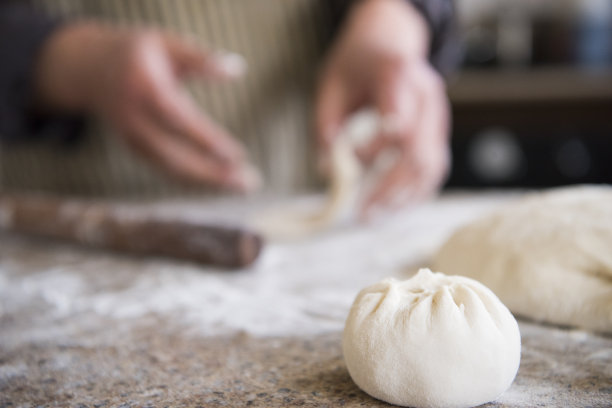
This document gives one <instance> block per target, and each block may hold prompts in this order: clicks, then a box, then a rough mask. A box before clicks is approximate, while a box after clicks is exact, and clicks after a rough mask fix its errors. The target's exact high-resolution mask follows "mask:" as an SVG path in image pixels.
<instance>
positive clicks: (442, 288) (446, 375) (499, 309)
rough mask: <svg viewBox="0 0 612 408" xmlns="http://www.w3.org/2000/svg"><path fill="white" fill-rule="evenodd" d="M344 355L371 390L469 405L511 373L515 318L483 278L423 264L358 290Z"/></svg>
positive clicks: (414, 402) (397, 400)
mask: <svg viewBox="0 0 612 408" xmlns="http://www.w3.org/2000/svg"><path fill="white" fill-rule="evenodd" d="M342 346H343V351H344V359H345V361H346V365H347V367H348V370H349V373H350V374H351V377H352V378H353V380H354V381H355V383H356V384H357V385H358V386H359V387H360V388H361V389H362V390H364V391H365V392H367V393H368V394H370V395H371V396H373V397H375V398H378V399H381V400H383V401H386V402H389V403H391V404H397V405H402V406H410V407H471V406H475V405H480V404H484V403H486V402H489V401H492V400H494V399H496V398H497V397H498V396H499V395H501V394H502V393H503V392H504V391H505V390H506V389H508V388H509V387H510V385H511V384H512V381H513V380H514V377H515V376H516V373H517V370H518V367H519V362H520V356H521V337H520V333H519V328H518V325H517V323H516V320H515V319H514V317H513V316H512V314H511V313H510V311H509V310H508V309H507V308H506V307H505V306H504V305H503V304H502V303H501V302H500V301H499V299H498V298H497V297H496V296H495V294H493V292H491V291H490V290H489V289H487V288H486V287H485V286H483V285H482V284H480V283H478V282H476V281H474V280H472V279H468V278H465V277H462V276H447V275H444V274H442V273H432V272H431V271H430V270H428V269H421V270H420V271H419V273H418V274H417V275H415V276H414V277H413V278H412V279H409V280H406V281H397V280H394V279H387V280H384V281H382V282H380V283H377V284H375V285H372V286H370V287H368V288H365V289H364V290H362V291H361V292H360V293H359V295H357V298H356V299H355V302H354V303H353V306H352V308H351V311H350V313H349V316H348V318H347V320H346V326H345V328H344V336H343V343H342Z"/></svg>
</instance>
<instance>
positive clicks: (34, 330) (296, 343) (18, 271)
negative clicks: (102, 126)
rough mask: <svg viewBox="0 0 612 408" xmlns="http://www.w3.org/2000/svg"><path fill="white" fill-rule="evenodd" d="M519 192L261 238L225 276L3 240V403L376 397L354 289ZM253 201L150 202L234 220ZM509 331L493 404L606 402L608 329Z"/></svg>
mask: <svg viewBox="0 0 612 408" xmlns="http://www.w3.org/2000/svg"><path fill="white" fill-rule="evenodd" d="M515 196H516V195H515V194H512V195H504V194H486V195H471V194H453V195H448V196H445V197H443V198H442V199H441V200H439V201H437V202H436V203H433V204H430V205H427V206H424V207H421V208H417V209H415V210H413V211H412V212H410V213H406V214H400V215H398V216H396V217H394V218H393V219H390V220H387V221H385V222H381V223H379V224H376V225H373V226H370V227H346V228H341V229H338V230H336V231H333V232H330V233H327V234H325V235H323V236H320V237H318V238H317V239H312V240H304V241H300V242H297V241H296V242H289V243H270V244H269V245H268V247H267V248H266V250H265V251H264V253H263V256H262V257H261V259H260V260H259V262H258V263H257V264H256V265H255V266H254V267H252V268H251V269H249V270H244V271H237V272H226V271H220V270H213V269H209V268H203V267H200V266H198V265H193V264H185V263H178V262H174V261H169V260H163V259H137V258H131V257H125V256H120V255H113V254H108V253H103V252H99V251H94V250H88V249H82V248H77V247H72V246H67V245H62V244H55V243H51V242H48V241H43V240H32V239H26V238H23V237H12V236H8V235H1V236H0V407H18V406H23V407H27V406H38V405H43V406H74V407H79V406H92V407H93V406H97V407H111V406H124V407H128V406H186V407H198V406H203V407H208V406H261V407H274V406H388V405H387V404H384V403H382V402H379V401H376V400H374V399H372V398H370V397H368V396H367V395H366V394H364V393H363V392H361V391H360V390H359V389H358V388H357V387H356V386H355V385H354V383H353V382H352V381H351V379H350V377H349V375H348V372H347V370H346V368H345V365H344V362H343V360H342V352H341V347H340V339H341V331H342V327H343V324H344V319H345V317H346V315H347V313H348V308H349V307H350V304H351V302H352V300H353V298H354V296H355V294H356V293H357V291H358V290H359V289H361V288H362V287H364V286H366V285H368V284H371V283H373V282H376V281H378V280H380V279H382V278H383V277H386V276H394V277H396V278H406V277H408V276H409V273H410V272H409V271H412V270H413V269H414V267H417V266H421V265H423V264H426V262H427V259H428V258H429V256H430V255H431V253H432V252H433V251H434V250H435V249H436V248H437V247H438V246H439V245H440V244H441V242H442V241H443V240H444V239H445V238H446V237H447V236H448V234H449V233H450V232H451V231H452V230H453V229H454V228H455V227H456V226H458V225H460V224H462V223H464V222H466V221H467V220H470V219H472V218H474V217H476V216H480V215H482V214H483V213H484V212H487V211H489V210H491V209H494V208H496V207H498V206H499V205H501V204H503V203H504V202H505V201H507V200H511V199H513V198H514V197H515ZM306 201H308V200H306ZM260 206H261V202H258V201H256V202H250V203H234V202H231V201H230V202H227V201H215V202H211V203H206V204H202V203H198V202H193V201H191V202H178V201H175V202H164V203H158V204H154V205H150V206H149V207H147V209H148V210H150V211H160V212H164V213H166V214H168V213H176V214H181V216H184V217H203V218H206V217H219V214H221V216H222V217H227V218H230V219H240V218H244V217H246V216H248V215H249V214H250V213H252V212H253V211H256V209H257V207H260ZM446 272H449V271H446ZM520 329H521V334H522V341H523V349H522V360H521V367H520V370H519V374H518V376H517V378H516V380H515V382H514V384H513V386H512V387H511V389H510V390H509V391H508V392H507V393H505V394H504V395H503V396H502V398H501V399H500V400H499V401H498V402H496V403H494V404H490V406H503V407H531V406H535V405H542V406H594V407H609V406H612V338H610V337H605V336H600V335H594V334H590V333H587V332H583V331H577V330H569V329H564V328H558V327H552V326H543V325H538V324H534V323H531V322H526V321H520Z"/></svg>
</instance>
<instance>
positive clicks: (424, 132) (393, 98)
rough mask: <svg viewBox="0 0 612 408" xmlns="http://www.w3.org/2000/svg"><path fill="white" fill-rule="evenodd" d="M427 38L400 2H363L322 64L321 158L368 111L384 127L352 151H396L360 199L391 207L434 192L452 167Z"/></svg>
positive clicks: (370, 156) (440, 88) (369, 205)
mask: <svg viewBox="0 0 612 408" xmlns="http://www.w3.org/2000/svg"><path fill="white" fill-rule="evenodd" d="M428 43H429V38H428V34H427V27H426V24H425V22H424V21H423V18H422V17H421V15H420V13H419V12H418V11H417V10H416V9H414V7H413V6H412V5H411V4H410V3H409V2H407V1H405V0H365V1H363V2H361V3H359V4H358V5H357V6H355V8H354V9H353V10H352V12H351V14H350V15H349V17H348V20H347V22H346V25H345V27H344V28H343V31H342V33H341V35H340V37H339V38H338V40H337V43H336V44H335V45H334V47H333V48H332V51H331V54H330V55H329V57H328V60H327V61H326V65H325V66H324V69H323V72H322V76H321V81H320V84H319V90H318V94H317V106H316V125H317V133H318V138H319V144H320V146H321V150H322V154H324V155H325V154H328V152H329V148H330V146H331V143H332V141H333V138H334V136H335V135H337V133H338V130H339V129H340V128H341V126H342V124H343V122H344V121H345V120H346V119H347V117H348V116H349V115H350V114H351V113H353V112H355V111H357V110H359V109H360V108H363V107H374V108H375V109H377V110H378V112H379V114H381V116H382V118H383V124H384V126H383V128H382V130H381V131H380V133H379V134H378V135H377V136H376V137H375V139H374V141H373V142H372V143H371V145H369V146H367V147H366V148H365V149H363V150H361V151H359V152H357V153H358V154H359V156H360V158H361V159H362V160H363V162H364V163H365V164H366V165H368V164H371V163H372V162H373V161H374V160H375V158H376V157H377V156H378V155H379V153H380V152H382V151H383V150H387V149H395V150H396V151H397V153H398V159H397V161H396V162H395V163H394V165H393V166H392V167H391V168H390V169H389V170H388V171H386V172H385V174H383V175H382V176H381V178H380V181H379V182H378V184H377V185H376V186H375V187H374V189H373V190H372V191H371V192H370V195H369V196H368V197H367V198H366V200H365V202H364V204H363V208H362V214H363V215H364V216H367V215H368V214H369V213H370V212H371V210H372V209H373V207H374V206H385V207H396V206H399V205H404V204H406V203H407V202H412V201H416V200H422V199H424V198H425V197H427V196H430V195H432V194H434V193H435V192H436V191H437V189H438V187H439V186H440V185H441V183H442V182H443V180H444V178H445V176H446V174H447V170H448V167H449V162H450V154H449V147H448V140H447V139H448V127H449V109H448V103H447V99H446V94H445V88H444V82H443V80H442V79H441V78H440V77H439V76H438V74H437V73H436V72H435V71H434V69H433V68H432V67H431V66H430V65H429V63H428V62H427V53H428Z"/></svg>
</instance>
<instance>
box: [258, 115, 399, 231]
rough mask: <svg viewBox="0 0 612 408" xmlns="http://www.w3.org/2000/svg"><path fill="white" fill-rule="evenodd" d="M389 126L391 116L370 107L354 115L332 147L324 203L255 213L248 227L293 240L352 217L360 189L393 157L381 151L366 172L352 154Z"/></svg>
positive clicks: (359, 198) (388, 164) (356, 208)
mask: <svg viewBox="0 0 612 408" xmlns="http://www.w3.org/2000/svg"><path fill="white" fill-rule="evenodd" d="M392 126H394V119H393V118H392V117H391V118H381V117H380V115H379V114H378V113H377V112H376V111H375V110H373V109H364V110H362V111H359V112H357V113H355V114H353V115H352V116H351V117H350V118H349V119H348V120H347V123H346V124H345V125H344V127H343V128H342V130H341V131H340V133H339V134H338V135H337V137H336V138H335V139H334V143H333V145H332V148H331V157H330V159H331V160H330V178H331V181H330V185H329V189H328V193H327V197H326V199H325V203H324V204H323V205H322V206H321V207H320V208H318V209H316V210H314V211H311V212H307V211H304V210H303V209H297V208H291V207H280V208H275V209H272V210H270V211H267V212H265V213H263V214H258V215H257V216H256V217H255V218H254V219H253V220H252V222H251V226H252V227H253V228H254V229H255V230H257V231H259V232H260V233H262V234H264V235H265V236H266V237H267V238H271V239H293V238H301V237H304V236H308V235H312V234H314V233H317V232H320V231H323V230H325V229H328V228H331V227H334V226H336V225H339V224H341V223H343V222H346V221H350V220H353V219H354V218H355V214H356V212H357V210H358V207H359V203H360V202H361V197H362V195H363V191H364V190H365V191H367V189H368V186H369V185H370V184H371V183H372V182H373V181H374V180H375V179H376V177H378V175H379V174H381V173H382V172H383V171H384V169H385V168H388V166H390V165H391V163H392V161H393V160H395V158H394V157H392V155H390V154H382V155H381V157H380V158H379V159H378V160H377V161H376V162H377V163H375V165H374V166H373V167H372V169H370V170H368V172H366V171H365V169H364V168H363V166H362V165H361V163H360V161H359V159H358V158H357V156H356V155H355V149H356V148H358V147H359V146H364V145H365V144H367V143H368V142H370V141H371V140H372V139H373V138H374V137H375V136H376V134H377V133H378V132H379V131H381V130H383V129H386V128H388V127H389V128H390V127H392ZM383 153H388V152H383ZM366 173H367V174H366Z"/></svg>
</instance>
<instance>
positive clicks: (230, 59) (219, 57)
mask: <svg viewBox="0 0 612 408" xmlns="http://www.w3.org/2000/svg"><path fill="white" fill-rule="evenodd" d="M214 59H215V63H216V64H217V66H218V67H219V69H220V70H221V71H223V73H224V74H225V75H227V76H229V77H232V78H239V77H241V76H243V75H244V74H245V73H246V71H247V63H246V61H245V59H244V57H243V56H242V55H240V54H236V53H233V52H227V51H218V52H216V53H215V55H214Z"/></svg>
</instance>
